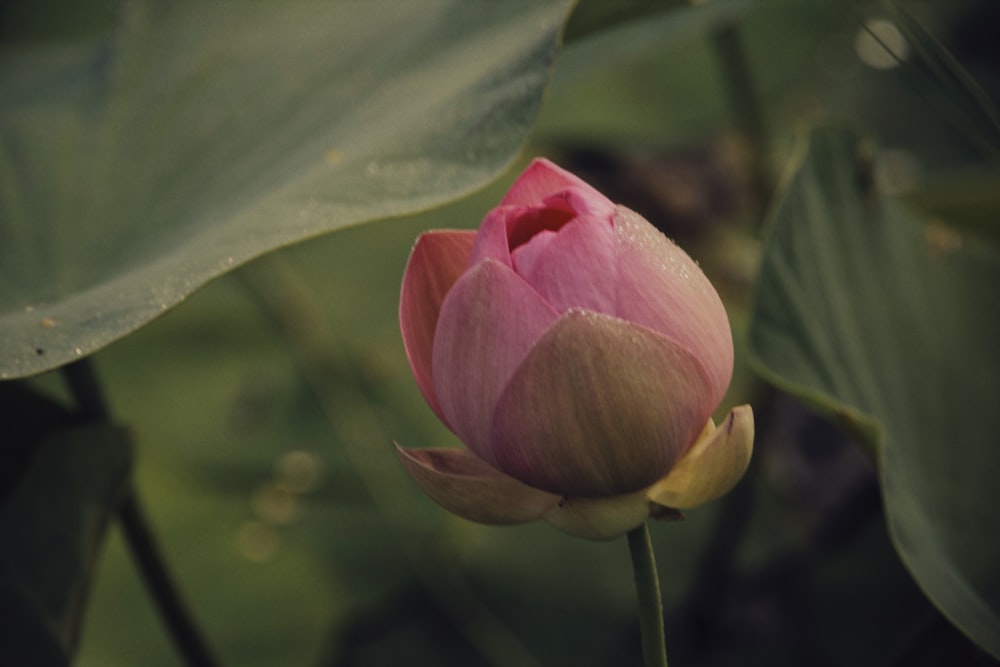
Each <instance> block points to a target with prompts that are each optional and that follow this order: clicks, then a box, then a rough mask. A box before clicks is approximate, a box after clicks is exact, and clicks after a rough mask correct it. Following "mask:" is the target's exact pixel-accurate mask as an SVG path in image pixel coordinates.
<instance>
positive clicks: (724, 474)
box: [648, 405, 754, 509]
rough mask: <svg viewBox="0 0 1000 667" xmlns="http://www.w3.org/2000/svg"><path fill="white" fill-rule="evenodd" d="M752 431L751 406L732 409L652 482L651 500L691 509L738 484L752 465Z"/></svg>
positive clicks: (678, 507)
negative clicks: (718, 423) (666, 471)
mask: <svg viewBox="0 0 1000 667" xmlns="http://www.w3.org/2000/svg"><path fill="white" fill-rule="evenodd" d="M709 426H711V422H709ZM753 431H754V429H753V410H752V409H751V408H750V406H749V405H741V406H738V407H735V408H733V409H732V410H730V411H729V415H728V416H727V417H726V419H725V420H724V421H723V422H722V424H720V425H719V426H718V428H706V429H705V432H704V433H703V435H702V437H701V438H699V440H698V442H696V443H695V444H694V445H693V446H692V447H691V449H689V450H688V452H687V454H685V455H684V456H683V457H682V458H681V460H680V461H678V462H677V465H675V466H674V467H673V469H672V470H671V471H670V472H669V473H668V474H667V475H666V476H665V477H664V478H663V479H661V480H660V481H658V482H656V483H655V484H653V486H652V487H651V488H650V489H649V492H648V497H649V499H650V500H652V501H653V502H655V503H657V504H659V505H663V506H665V507H673V508H677V509H688V508H691V507H697V506H698V505H703V504H705V503H707V502H708V501H710V500H715V499H716V498H718V497H719V496H721V495H723V494H724V493H726V492H727V491H729V490H730V489H731V488H733V487H734V486H736V482H738V481H740V478H741V477H743V473H744V472H746V469H747V466H748V465H749V464H750V455H751V454H752V453H753Z"/></svg>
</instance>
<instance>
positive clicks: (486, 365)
mask: <svg viewBox="0 0 1000 667" xmlns="http://www.w3.org/2000/svg"><path fill="white" fill-rule="evenodd" d="M557 318H558V314H557V313H556V312H555V311H554V310H553V309H552V308H551V307H550V306H549V305H548V304H547V303H545V301H544V300H543V299H542V298H541V297H540V296H538V294H537V293H536V292H535V291H534V290H533V289H531V287H530V286H528V284H527V283H525V282H524V281H523V280H521V278H519V277H518V276H517V275H516V274H515V273H514V272H513V271H511V270H510V269H508V268H507V267H505V266H503V265H502V264H500V263H498V262H496V261H494V260H492V259H487V260H483V261H482V262H480V263H479V264H477V265H476V266H475V267H473V268H472V269H471V270H469V271H468V272H467V273H466V274H465V275H463V276H462V277H461V278H460V279H459V280H458V282H457V283H455V286H454V287H453V288H452V290H451V292H450V293H449V294H448V296H447V298H446V299H445V301H444V304H443V305H442V306H441V315H440V317H439V319H438V325H437V332H436V333H435V336H434V354H433V370H434V373H433V377H434V391H435V393H436V394H437V398H438V401H439V402H440V404H441V410H442V412H443V413H444V415H445V417H446V418H447V423H448V424H450V425H451V428H452V430H453V431H454V432H455V434H456V435H458V437H459V438H461V440H462V442H464V443H465V444H466V445H467V446H468V447H469V449H471V450H472V451H473V452H474V453H476V454H477V455H479V456H480V457H481V458H483V459H485V460H486V461H487V462H490V463H492V462H493V455H492V450H491V449H490V446H489V434H490V423H491V421H492V418H493V408H494V406H495V405H496V401H497V397H498V396H499V395H500V392H501V391H502V390H503V388H504V387H505V386H506V384H507V381H508V380H509V379H510V376H511V375H512V374H513V372H514V369H515V368H517V366H518V364H520V363H521V360H522V359H524V356H525V355H526V354H527V353H528V350H529V349H530V347H531V345H532V344H533V343H534V342H535V341H536V340H537V339H538V338H539V337H541V335H542V334H543V333H544V332H545V330H546V329H548V328H549V326H550V325H551V324H552V323H553V322H555V321H556V319H557Z"/></svg>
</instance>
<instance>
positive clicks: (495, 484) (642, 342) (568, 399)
mask: <svg viewBox="0 0 1000 667" xmlns="http://www.w3.org/2000/svg"><path fill="white" fill-rule="evenodd" d="M399 318H400V325H401V328H402V333H403V341H404V344H405V346H406V352H407V356H408V358H409V361H410V366H411V368H412V370H413V374H414V376H415V377H416V380H417V385H418V386H419V387H420V391H421V392H422V393H423V395H424V398H425V399H427V402H428V403H429V404H430V407H431V408H432V409H433V410H434V412H435V413H437V415H438V417H440V418H441V420H442V421H443V422H444V423H445V424H446V425H447V426H448V427H449V428H450V429H451V430H452V431H453V432H454V433H455V434H456V435H457V436H458V437H459V439H461V441H462V442H463V443H465V445H466V446H467V447H468V449H455V448H445V449H403V448H400V447H398V446H397V452H398V454H399V457H400V460H401V461H402V462H403V464H404V466H405V467H406V469H407V471H408V472H409V473H410V475H411V476H412V477H413V479H414V480H416V482H417V483H418V484H419V485H420V487H421V488H422V489H423V490H424V491H425V492H426V493H427V494H428V495H429V496H430V497H431V498H433V499H434V500H435V501H437V502H438V503H439V504H441V505H442V506H444V507H445V508H446V509H448V510H450V511H452V512H454V513H455V514H458V515H459V516H462V517H465V518H467V519H470V520H472V521H478V522H481V523H487V524H513V523H521V522H526V521H533V520H537V519H543V520H545V521H547V522H549V523H550V524H552V525H554V526H556V527H557V528H559V529H561V530H564V531H565V532H568V533H570V534H573V535H578V536H581V537H588V538H593V539H605V538H611V537H614V536H617V535H620V534H622V533H624V532H626V531H628V530H631V529H632V528H635V527H637V526H639V525H641V524H642V523H643V522H644V521H645V520H646V519H647V518H648V517H649V516H650V515H653V516H671V515H672V516H676V515H678V511H677V510H679V509H686V508H690V507H694V506H696V505H700V504H702V503H705V502H707V501H709V500H712V499H714V498H716V497H718V496H720V495H722V494H723V493H725V492H727V491H728V490H729V489H730V488H732V486H733V485H734V484H735V483H736V482H737V481H738V480H739V479H740V477H741V476H742V475H743V472H744V471H745V470H746V467H747V464H748V463H749V460H750V453H751V450H752V442H753V413H752V411H751V409H750V407H749V406H740V407H738V408H734V409H733V410H732V411H731V412H730V413H729V415H728V416H727V417H726V418H725V420H724V421H723V422H722V424H721V425H720V426H719V427H716V426H715V425H714V423H713V422H712V420H711V414H712V412H713V410H714V409H715V408H716V407H717V406H718V405H719V402H720V401H721V400H722V397H723V394H724V393H725V391H726V388H727V387H728V385H729V381H730V377H731V375H732V369H733V343H732V337H731V333H730V329H729V320H728V318H727V317H726V311H725V309H724V308H723V305H722V302H721V301H720V299H719V296H718V294H717V293H716V292H715V290H714V289H713V288H712V285H711V284H710V283H709V281H708V279H707V278H706V277H705V275H704V273H702V271H701V269H699V268H698V265H697V264H695V263H694V261H692V260H691V258H690V257H688V256H687V255H686V254H685V253H684V251H682V250H681V249H680V248H678V247H677V246H676V245H675V244H674V243H673V242H672V241H670V240H669V239H667V238H666V237H665V236H663V235H662V234H661V233H660V232H659V231H657V230H656V229H655V228H654V227H653V226H652V225H650V223H649V222H647V221H646V220H645V219H644V218H642V217H641V216H640V215H638V214H637V213H634V212H633V211H630V210H629V209H627V208H625V207H623V206H615V205H614V204H613V203H612V202H611V201H609V200H608V199H607V198H605V197H604V196H603V195H602V194H601V193H599V192H597V191H596V190H595V189H593V188H592V187H590V186H589V185H587V184H586V183H584V182H583V181H582V180H580V179H579V178H577V177H576V176H574V175H573V174H570V173H569V172H567V171H565V170H563V169H560V168H559V167H557V166H556V165H554V164H552V163H551V162H548V161H547V160H542V159H538V160H535V161H534V162H533V163H532V164H531V165H530V166H529V167H528V168H527V170H525V172H524V173H523V174H522V175H521V177H520V178H519V179H518V180H517V182H515V183H514V185H513V186H512V187H511V189H510V191H509V192H508V193H507V194H506V196H505V197H504V198H503V201H501V202H500V205H499V206H498V207H497V208H495V209H493V210H492V211H490V213H489V214H488V215H487V216H486V219H485V220H484V221H483V224H482V226H481V227H480V229H479V231H478V232H472V231H447V230H442V231H431V232H427V233H425V234H423V235H421V236H420V238H419V239H418V240H417V243H416V245H415V246H414V248H413V251H412V253H411V255H410V259H409V262H408V264H407V267H406V273H405V275H404V278H403V287H402V297H401V303H400V308H399Z"/></svg>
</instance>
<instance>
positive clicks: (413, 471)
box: [396, 445, 559, 525]
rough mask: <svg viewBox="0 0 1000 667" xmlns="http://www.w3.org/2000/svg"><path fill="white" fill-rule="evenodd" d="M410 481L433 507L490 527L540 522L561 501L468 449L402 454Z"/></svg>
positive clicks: (413, 451) (399, 449)
mask: <svg viewBox="0 0 1000 667" xmlns="http://www.w3.org/2000/svg"><path fill="white" fill-rule="evenodd" d="M396 454H397V455H398V456H399V460H400V461H401V462H402V463H403V466H404V467H405V468H406V471H407V472H408V473H410V477H412V478H413V479H414V481H415V482H416V483H417V484H418V485H419V486H420V488H421V489H423V491H424V493H426V494H427V495H428V496H430V497H431V498H432V499H433V500H434V501H435V502H436V503H438V504H439V505H441V506H442V507H444V508H445V509H446V510H448V511H449V512H452V513H454V514H457V515H458V516H460V517H463V518H465V519H469V520H470V521H477V522H479V523H486V524H492V525H506V524H515V523H525V522H526V521H534V520H536V519H539V518H541V517H542V515H544V514H545V513H546V512H548V511H549V510H550V509H552V508H553V507H555V506H556V505H557V504H558V503H559V497H558V496H555V495H552V494H550V493H545V492H544V491H539V490H538V489H533V488H531V487H530V486H527V485H525V484H522V483H521V482H519V481H517V480H516V479H514V478H513V477H510V476H508V475H505V474H503V473H502V472H500V471H499V470H497V469H496V468H493V467H491V466H489V465H487V464H486V462H484V461H483V460H482V459H480V458H478V457H477V456H476V455H475V454H473V453H472V452H470V451H468V450H466V449H403V448H402V447H400V446H399V445H396Z"/></svg>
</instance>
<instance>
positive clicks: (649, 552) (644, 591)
mask: <svg viewBox="0 0 1000 667" xmlns="http://www.w3.org/2000/svg"><path fill="white" fill-rule="evenodd" d="M628 548H629V552H630V553H631V555H632V569H633V570H634V572H635V588H636V592H637V593H638V595H639V628H640V630H641V632H642V656H643V664H644V665H645V667H667V645H666V639H665V637H664V634H663V601H662V600H661V599H660V579H659V577H658V576H657V575H656V558H655V557H654V555H653V545H652V543H651V542H650V541H649V528H648V527H647V526H646V524H645V523H643V524H642V525H641V526H639V527H638V528H633V529H632V530H630V531H629V533H628Z"/></svg>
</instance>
